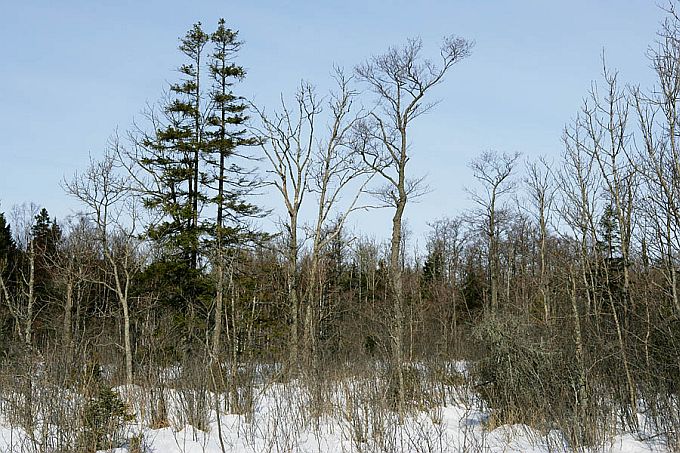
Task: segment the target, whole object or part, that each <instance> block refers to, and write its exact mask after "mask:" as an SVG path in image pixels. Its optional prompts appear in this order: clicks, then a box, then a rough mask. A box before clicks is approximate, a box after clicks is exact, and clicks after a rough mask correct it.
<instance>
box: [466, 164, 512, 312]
mask: <svg viewBox="0 0 680 453" xmlns="http://www.w3.org/2000/svg"><path fill="white" fill-rule="evenodd" d="M519 156H520V154H519V153H514V154H506V153H502V154H499V153H497V152H495V151H486V152H484V153H482V154H481V155H480V156H479V157H477V158H476V159H474V160H472V161H471V162H470V164H469V167H470V169H471V170H472V174H473V176H474V177H475V178H476V179H477V180H478V181H479V182H480V183H481V184H482V189H481V191H478V192H475V191H473V190H470V191H469V193H470V195H471V197H472V200H473V201H474V202H475V203H476V204H478V205H479V210H478V211H477V215H479V216H480V217H481V219H482V230H483V232H484V235H485V236H486V237H487V239H488V242H487V247H488V268H489V283H490V288H491V308H492V309H493V310H497V309H498V291H499V279H500V269H499V256H498V255H499V247H498V246H499V241H500V238H499V236H500V232H501V230H500V228H501V226H502V224H503V219H502V218H501V217H502V214H503V212H504V206H503V197H504V196H506V195H508V194H510V193H511V192H512V191H513V190H514V189H515V182H514V181H513V180H512V178H511V176H512V172H513V170H514V168H515V164H516V163H517V159H519Z"/></svg>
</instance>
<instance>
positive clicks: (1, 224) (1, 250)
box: [0, 212, 16, 270]
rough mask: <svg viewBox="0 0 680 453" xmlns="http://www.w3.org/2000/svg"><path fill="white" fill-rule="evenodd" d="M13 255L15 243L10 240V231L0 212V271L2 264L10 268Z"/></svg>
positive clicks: (3, 215)
mask: <svg viewBox="0 0 680 453" xmlns="http://www.w3.org/2000/svg"><path fill="white" fill-rule="evenodd" d="M15 253H16V243H15V242H14V238H12V230H11V228H10V225H9V223H7V220H6V219H5V214H4V213H3V212H0V270H2V264H4V265H5V266H6V267H10V266H9V262H10V261H11V259H12V258H13V256H14V254H15Z"/></svg>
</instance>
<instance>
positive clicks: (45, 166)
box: [0, 0, 664, 240]
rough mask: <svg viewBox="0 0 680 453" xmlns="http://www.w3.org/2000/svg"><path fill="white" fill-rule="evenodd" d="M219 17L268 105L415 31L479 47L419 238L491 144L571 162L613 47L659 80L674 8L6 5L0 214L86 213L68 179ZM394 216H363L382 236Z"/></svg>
mask: <svg viewBox="0 0 680 453" xmlns="http://www.w3.org/2000/svg"><path fill="white" fill-rule="evenodd" d="M221 17H223V18H225V19H226V21H227V25H228V26H229V27H230V28H232V29H236V30H239V37H240V38H241V40H242V41H244V45H243V47H242V49H241V52H240V54H239V57H238V63H239V64H241V65H242V66H244V67H245V68H246V70H247V77H246V79H245V80H244V82H243V83H241V84H239V85H238V86H237V87H235V91H236V92H237V93H238V94H241V95H243V96H245V97H247V98H248V99H250V100H251V101H253V102H254V103H256V104H257V105H258V106H261V107H263V108H266V109H268V110H271V109H273V108H275V107H276V105H277V103H278V100H279V98H280V96H281V95H283V96H284V97H288V98H290V96H292V95H293V93H294V91H295V89H296V87H297V86H298V85H299V83H300V81H301V80H306V81H309V82H311V83H313V84H315V85H316V86H317V87H318V89H319V91H320V92H322V93H323V92H325V90H327V89H328V88H330V86H331V76H330V73H331V70H332V68H333V65H338V66H341V67H344V68H346V70H347V71H351V70H352V68H353V67H354V66H355V65H356V64H358V63H361V62H362V61H364V60H366V59H367V58H369V57H370V56H371V55H376V54H380V53H382V52H385V51H386V50H387V49H388V48H389V47H390V46H398V45H401V44H403V43H404V42H405V41H406V39H407V38H411V37H420V38H422V41H423V44H424V48H425V49H424V50H425V53H429V52H436V51H437V46H438V44H439V42H440V41H441V38H442V37H443V36H446V35H451V34H454V35H457V36H461V37H464V38H466V39H470V40H473V41H474V42H475V47H474V49H473V52H472V55H471V56H470V57H469V58H467V59H466V60H464V61H462V62H460V63H459V64H458V65H456V66H455V67H454V68H453V69H452V70H451V71H450V72H449V73H448V75H447V78H446V80H445V81H444V83H442V84H441V85H439V86H438V87H436V88H435V89H434V91H433V92H432V93H431V94H432V98H431V99H433V100H434V99H436V100H439V101H440V103H439V105H438V106H437V107H436V108H435V109H434V110H433V111H431V112H430V113H428V114H427V115H425V116H422V117H420V118H419V119H418V120H417V123H414V128H413V133H412V135H411V146H412V160H411V162H410V165H411V168H410V171H412V174H413V175H414V176H426V178H427V181H428V186H429V188H430V189H431V191H430V193H428V194H427V195H426V196H425V197H423V198H422V200H421V201H420V202H419V203H418V204H412V205H410V206H409V207H408V208H407V211H406V218H407V223H408V226H409V229H410V230H411V231H412V232H413V233H414V235H415V236H416V237H421V236H422V235H423V234H424V233H425V232H426V231H427V229H428V227H427V223H428V222H431V221H433V220H435V219H437V218H441V217H444V216H456V215H458V214H461V213H462V212H463V211H464V210H465V209H467V208H469V207H470V206H471V202H470V200H469V196H468V195H467V194H466V192H465V190H464V188H465V187H474V185H475V181H474V178H473V177H472V175H471V173H470V171H469V169H468V168H467V166H466V164H467V162H469V161H470V160H471V159H473V158H474V157H475V156H477V155H479V154H480V153H481V152H483V151H486V150H496V151H498V152H508V153H514V152H520V153H522V155H523V158H525V159H534V158H536V157H538V156H547V157H549V158H553V159H555V160H556V159H557V158H558V157H559V154H560V153H561V151H562V144H561V132H562V129H563V128H564V126H565V125H566V124H567V123H569V122H570V120H572V119H573V118H574V116H575V115H576V113H577V112H578V109H579V107H580V105H581V103H582V100H583V98H584V97H585V96H586V95H587V93H588V90H589V89H590V87H591V84H592V83H593V81H596V80H598V79H600V75H601V72H602V55H603V52H604V55H605V56H606V61H607V65H608V66H609V67H611V68H614V69H617V70H618V71H619V73H620V77H621V80H622V81H624V82H629V83H634V84H639V85H641V87H643V88H649V87H651V86H652V85H653V83H654V80H653V74H652V72H651V70H650V68H649V62H648V60H647V58H646V56H645V53H646V51H647V49H648V47H649V46H650V45H652V44H653V43H654V40H655V38H656V32H657V30H658V28H659V24H660V22H661V21H662V20H663V17H664V12H663V11H662V10H661V9H660V8H659V7H658V6H657V3H655V2H654V1H653V0H625V1H624V0H559V1H557V0H553V1H545V0H512V1H511V0H448V1H445V0H440V1H434V0H428V1H417V0H410V1H405V0H382V1H366V0H364V1H357V0H344V1H335V0H326V1H316V2H313V1H302V0H298V1H292V0H288V1H286V0H277V1H275V0H267V1H256V0H252V1H240V2H235V1H230V0H229V1H227V0H222V1H218V0H201V1H194V2H191V1H184V2H178V1H174V0H162V1H161V0H145V1H138V0H98V1H92V0H80V1H75V0H61V1H59V2H55V1H51V0H42V1H38V0H22V1H18V0H15V1H10V0H0V58H1V60H0V61H1V63H0V137H1V139H0V212H2V211H9V210H11V207H12V206H13V205H15V204H20V203H24V202H34V203H36V204H38V205H40V206H44V207H46V208H47V209H48V211H49V212H50V213H51V214H52V215H53V216H55V217H57V218H58V219H63V218H65V217H67V216H68V215H71V214H73V213H75V212H77V211H78V210H80V209H81V207H80V206H79V205H78V203H77V202H76V201H75V200H73V199H71V198H69V197H68V196H67V195H66V194H65V193H64V191H63V190H62V188H61V186H60V183H61V181H63V179H64V178H70V177H71V176H72V175H73V173H74V172H76V171H78V170H82V169H84V168H85V167H86V165H87V163H88V159H89V156H90V155H91V156H93V157H94V158H96V157H97V156H98V155H101V154H102V152H103V150H104V149H105V147H106V143H107V140H108V138H109V137H110V136H111V135H112V134H113V133H114V131H116V130H118V131H125V130H126V129H129V128H130V126H131V124H132V122H133V121H134V120H135V118H139V117H140V112H141V111H142V110H143V109H144V107H145V105H147V104H153V103H155V102H157V101H158V100H159V99H160V97H161V94H162V93H163V91H164V90H165V89H167V87H168V84H169V83H171V82H174V81H176V80H177V79H178V73H177V71H176V69H175V68H177V66H179V65H180V64H182V63H183V62H184V61H183V59H182V56H181V55H180V53H179V51H178V50H177V45H178V42H179V37H180V36H182V35H183V34H184V33H185V32H186V31H187V30H188V29H189V28H190V27H191V25H192V24H193V23H195V22H198V21H200V22H202V23H203V25H204V29H205V30H207V31H210V30H212V29H213V28H214V27H215V25H216V23H217V21H218V19H219V18H221ZM261 167H262V168H264V167H265V165H264V163H262V164H261ZM255 202H256V203H257V204H259V205H262V206H264V207H266V208H269V209H273V213H274V214H273V215H272V216H270V219H273V218H275V215H276V213H277V212H281V211H280V207H281V203H280V200H279V198H277V197H276V196H274V195H273V194H266V193H265V194H263V195H261V196H259V197H258V198H257V199H256V200H255ZM390 217H391V216H390V213H389V212H387V211H382V212H373V213H366V214H361V215H360V216H358V217H355V218H354V219H352V220H351V225H352V228H353V229H354V230H355V231H357V232H362V233H365V234H368V235H372V236H374V237H376V238H377V239H379V240H382V239H384V238H386V237H387V236H388V234H389V228H390ZM266 222H268V221H267V220H265V224H263V227H264V228H272V224H271V222H270V223H269V224H267V223H266Z"/></svg>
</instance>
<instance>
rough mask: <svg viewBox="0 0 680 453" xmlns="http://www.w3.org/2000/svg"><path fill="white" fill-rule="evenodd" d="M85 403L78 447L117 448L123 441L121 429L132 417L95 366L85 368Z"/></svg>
mask: <svg viewBox="0 0 680 453" xmlns="http://www.w3.org/2000/svg"><path fill="white" fill-rule="evenodd" d="M87 374H88V376H87V377H86V382H89V389H88V393H89V395H88V396H87V402H86V403H85V407H84V408H83V414H82V420H83V434H82V441H81V445H82V447H83V448H85V449H87V450H88V451H95V450H101V449H110V448H115V447H119V446H121V445H122V444H123V442H124V433H123V428H124V426H125V424H126V423H128V422H130V421H132V420H133V419H134V416H132V415H131V414H130V412H129V409H128V407H127V405H126V404H125V403H124V402H123V400H122V399H121V398H120V395H119V394H118V393H117V392H116V391H114V390H113V389H112V388H111V387H110V386H109V385H107V384H106V383H105V382H104V381H103V379H102V376H101V369H100V367H99V365H97V364H94V365H92V366H91V367H90V368H89V372H88V373H87Z"/></svg>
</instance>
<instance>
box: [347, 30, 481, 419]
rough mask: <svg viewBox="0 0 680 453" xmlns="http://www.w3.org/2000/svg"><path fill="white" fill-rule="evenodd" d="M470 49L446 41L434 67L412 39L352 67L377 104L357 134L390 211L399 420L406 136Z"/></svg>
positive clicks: (417, 188) (409, 181) (411, 190)
mask: <svg viewBox="0 0 680 453" xmlns="http://www.w3.org/2000/svg"><path fill="white" fill-rule="evenodd" d="M472 46H473V43H472V42H471V41H468V40H466V39H463V38H459V37H453V36H451V37H447V38H445V39H444V40H443V43H442V45H441V47H440V52H439V56H440V59H439V62H438V63H434V62H432V61H431V60H429V59H426V58H424V57H423V56H422V55H421V51H422V47H423V45H422V41H421V40H420V39H410V40H409V41H408V42H407V43H406V45H405V46H403V47H401V48H397V47H392V48H390V49H389V50H388V51H387V52H386V53H385V54H382V55H377V56H374V57H372V58H370V59H369V60H368V61H366V62H364V63H362V64H360V65H358V66H357V67H356V74H357V76H358V78H359V80H361V81H363V82H364V83H365V84H366V85H368V87H369V88H370V90H371V91H372V92H373V94H374V95H375V97H376V104H377V108H376V110H375V111H373V112H372V113H371V115H370V117H369V118H367V120H366V121H364V122H362V127H361V131H360V132H361V134H362V135H363V136H364V137H365V141H366V143H367V144H369V146H366V147H362V157H363V159H364V161H365V162H366V164H367V165H369V166H371V167H373V169H374V170H375V171H376V172H377V173H378V174H379V175H380V176H381V177H382V178H383V181H384V186H383V187H382V188H381V189H379V190H378V191H376V192H375V195H377V196H378V197H379V199H381V200H382V201H383V202H384V204H385V206H389V207H391V208H393V209H394V215H393V217H392V236H391V239H390V274H391V276H390V279H391V286H392V288H391V291H392V299H393V303H394V310H393V311H394V313H393V316H394V320H393V321H394V322H393V331H392V355H393V357H392V362H393V363H392V365H393V367H394V373H395V376H394V377H395V378H396V380H397V381H398V389H399V396H398V399H399V401H398V409H399V414H400V416H403V414H404V394H403V393H404V376H403V372H402V364H403V338H402V337H403V330H404V326H403V314H402V303H403V295H402V273H401V265H400V257H401V254H402V252H403V250H402V249H401V245H402V223H403V216H404V210H405V208H406V203H407V201H408V200H409V199H410V200H413V199H414V198H416V197H417V196H418V195H420V194H422V193H423V185H422V182H423V180H422V178H420V179H417V178H415V179H414V178H413V177H412V175H410V174H409V173H408V172H407V163H408V161H409V159H410V154H411V153H410V148H409V145H410V143H409V139H410V136H409V133H410V131H411V125H412V123H413V121H414V120H415V119H416V118H418V117H419V116H421V115H423V114H424V113H426V112H428V111H430V110H431V109H432V107H434V106H435V105H436V102H433V101H429V100H428V99H427V97H426V96H427V94H428V93H429V92H430V91H431V89H432V88H434V87H435V86H437V85H438V84H440V83H441V82H442V81H443V80H444V76H445V75H446V73H447V72H448V70H449V69H451V68H452V67H453V65H455V64H456V63H458V62H459V61H461V60H462V59H464V58H466V57H467V56H468V55H470V52H471V50H472Z"/></svg>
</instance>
